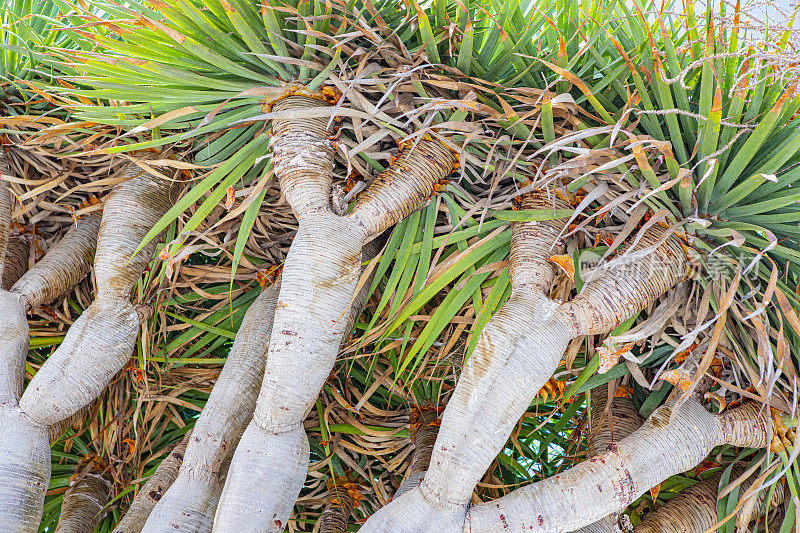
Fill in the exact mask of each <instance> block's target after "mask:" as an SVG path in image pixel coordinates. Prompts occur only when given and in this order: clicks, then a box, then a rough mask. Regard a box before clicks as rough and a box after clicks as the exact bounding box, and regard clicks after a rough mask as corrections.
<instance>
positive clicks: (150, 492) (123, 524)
mask: <svg viewBox="0 0 800 533" xmlns="http://www.w3.org/2000/svg"><path fill="white" fill-rule="evenodd" d="M191 437H192V433H191V432H189V433H187V434H186V436H185V437H183V439H181V441H180V442H179V443H178V444H177V446H175V447H174V448H173V449H172V451H171V452H170V453H169V455H167V456H166V457H165V458H164V459H163V460H162V461H161V463H159V465H158V468H156V471H155V472H153V475H152V476H150V478H149V479H148V480H147V481H146V482H145V483H144V485H142V486H141V488H139V492H137V493H136V497H135V498H134V499H133V502H132V503H131V506H130V507H128V511H127V512H126V513H125V516H123V517H122V520H120V521H119V524H117V527H115V528H114V533H139V532H140V531H142V528H143V527H144V525H145V522H146V521H147V517H148V516H150V513H151V512H152V511H153V508H154V507H155V506H156V504H157V503H158V502H159V501H160V500H161V498H163V497H164V494H166V492H167V490H168V489H169V488H170V487H171V486H172V483H173V482H174V481H175V479H177V477H178V472H179V470H180V467H181V464H182V463H183V457H184V454H185V453H186V446H187V445H188V444H189V439H191Z"/></svg>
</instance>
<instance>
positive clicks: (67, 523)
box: [55, 472, 114, 533]
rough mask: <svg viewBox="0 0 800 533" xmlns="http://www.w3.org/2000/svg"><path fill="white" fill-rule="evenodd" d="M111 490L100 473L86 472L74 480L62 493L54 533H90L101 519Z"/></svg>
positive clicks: (109, 484) (110, 485) (110, 486)
mask: <svg viewBox="0 0 800 533" xmlns="http://www.w3.org/2000/svg"><path fill="white" fill-rule="evenodd" d="M113 488H114V487H113V485H112V483H111V481H109V480H108V479H106V478H105V477H103V475H102V474H100V473H95V472H87V473H86V474H84V475H82V476H81V477H79V478H78V479H77V480H75V481H74V482H73V483H72V484H71V485H70V486H69V488H68V489H67V492H65V493H64V501H63V502H62V504H61V515H60V516H59V517H58V524H57V525H56V530H55V533H92V532H93V531H94V529H95V527H97V524H99V523H100V520H102V519H103V516H104V514H105V513H103V508H104V507H105V506H106V505H107V504H108V501H109V499H110V498H111V494H112V492H113Z"/></svg>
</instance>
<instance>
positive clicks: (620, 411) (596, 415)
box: [576, 385, 643, 533]
mask: <svg viewBox="0 0 800 533" xmlns="http://www.w3.org/2000/svg"><path fill="white" fill-rule="evenodd" d="M642 422H643V420H642V417H641V416H640V415H639V411H637V410H636V407H635V406H634V405H633V401H632V400H631V399H630V398H628V397H621V396H615V397H614V398H612V399H611V403H610V404H609V402H608V386H607V385H601V386H599V387H596V388H594V389H592V394H591V398H590V401H589V424H590V427H589V434H588V435H587V437H586V443H587V450H586V458H587V459H591V458H592V457H596V456H598V455H600V454H603V453H605V452H607V451H608V450H609V449H610V448H611V445H612V444H614V443H615V442H619V441H621V440H622V439H624V438H625V437H627V436H628V435H631V434H633V432H634V431H636V430H637V429H639V428H640V427H641V426H642ZM620 510H621V509H617V510H616V511H615V512H613V513H611V514H610V515H608V516H606V517H603V518H601V519H600V520H598V521H597V522H595V523H593V524H589V525H588V526H586V527H582V528H581V529H578V530H577V531H576V533H619V532H620V528H619V526H618V520H619V512H618V511H620Z"/></svg>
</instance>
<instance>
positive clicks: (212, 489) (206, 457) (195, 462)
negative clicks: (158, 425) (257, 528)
mask: <svg viewBox="0 0 800 533" xmlns="http://www.w3.org/2000/svg"><path fill="white" fill-rule="evenodd" d="M378 251H379V247H378V245H377V243H374V244H373V243H370V244H369V245H367V247H366V248H365V250H364V259H365V260H367V259H371V258H373V257H374V256H375V255H377V253H378ZM369 285H370V283H369V280H367V282H366V283H364V284H363V285H362V288H361V290H360V291H359V293H358V295H357V297H356V300H355V301H354V302H353V305H352V306H351V307H350V311H349V316H348V319H347V323H346V326H345V335H346V334H348V333H349V332H350V331H351V330H352V328H353V325H354V324H355V321H356V319H357V318H358V315H359V314H360V313H361V309H362V308H363V306H364V303H365V301H366V297H367V292H368V289H369ZM280 287H281V283H280V280H278V281H276V282H275V283H274V284H273V285H272V286H270V287H268V288H265V289H263V290H262V292H261V294H260V295H259V296H258V298H256V300H255V301H254V302H253V304H252V305H251V306H250V308H248V310H247V313H245V317H244V320H243V321H242V325H241V327H240V328H239V331H238V332H237V333H236V339H235V340H234V343H233V347H232V348H231V352H230V355H228V358H227V360H226V361H225V366H224V368H223V369H222V372H221V373H220V376H219V378H218V379H217V382H216V384H215V385H214V389H213V391H212V392H211V396H210V397H209V399H208V402H207V403H206V405H205V407H204V408H203V412H202V413H201V414H200V417H199V418H198V419H197V422H196V424H195V427H194V431H193V435H194V437H193V438H192V439H191V440H190V441H189V444H188V447H187V449H186V454H185V458H184V459H183V462H182V465H181V467H180V474H179V475H178V477H177V479H176V480H175V481H174V483H173V484H172V486H171V487H170V488H169V490H167V492H166V493H165V494H164V496H163V497H162V498H161V499H160V500H159V502H158V503H157V504H156V506H155V508H154V509H153V511H152V513H151V514H150V516H149V518H148V519H147V524H146V526H145V527H144V528H143V531H145V532H153V533H157V532H159V531H181V532H184V533H188V532H196V533H201V532H207V531H211V527H212V523H213V520H214V513H215V511H216V508H217V503H218V501H219V497H220V493H221V491H222V486H223V483H224V481H225V474H226V473H227V467H228V463H229V461H230V459H231V456H232V455H233V452H234V451H235V450H236V445H237V444H238V443H239V440H240V439H241V437H242V434H243V433H244V431H245V429H246V428H247V425H248V424H249V422H250V420H251V419H252V417H253V411H254V409H255V405H256V399H257V398H258V392H259V387H260V385H261V378H262V376H263V374H264V366H265V364H266V361H267V349H268V346H269V341H270V335H271V333H272V327H273V320H274V315H275V307H276V305H277V302H278V292H279V291H280Z"/></svg>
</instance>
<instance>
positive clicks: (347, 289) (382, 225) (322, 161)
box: [214, 96, 455, 533]
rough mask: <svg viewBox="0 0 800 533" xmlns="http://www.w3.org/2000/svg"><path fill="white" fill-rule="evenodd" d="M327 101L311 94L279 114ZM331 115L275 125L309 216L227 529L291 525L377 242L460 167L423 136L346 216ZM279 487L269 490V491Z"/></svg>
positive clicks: (285, 103)
mask: <svg viewBox="0 0 800 533" xmlns="http://www.w3.org/2000/svg"><path fill="white" fill-rule="evenodd" d="M320 105H324V104H323V103H322V102H320V101H319V100H314V99H311V98H307V97H302V96H292V97H288V98H284V99H283V100H280V101H279V102H277V103H276V104H275V106H274V109H275V110H284V111H286V110H292V109H299V108H308V107H317V106H320ZM327 124H328V119H327V118H319V119H289V120H276V121H274V122H273V128H272V129H273V135H272V139H271V146H272V163H273V167H274V169H275V174H276V175H277V177H278V180H279V182H280V185H281V190H282V191H283V194H284V196H285V198H286V200H287V201H288V202H289V204H290V205H291V206H292V209H293V211H294V213H295V216H296V217H297V219H298V221H299V229H298V232H297V235H296V236H295V238H294V241H293V242H292V246H291V248H290V250H289V253H288V255H287V257H286V262H285V264H284V269H283V280H284V281H283V283H282V285H281V290H280V295H279V298H278V307H277V310H276V313H275V324H274V327H273V332H272V337H271V339H270V344H269V358H268V359H267V362H266V365H265V369H264V379H263V382H262V384H261V390H260V393H259V398H258V401H257V403H256V408H255V413H254V416H253V421H252V422H251V423H250V424H249V425H248V427H247V429H246V431H245V432H244V434H243V436H242V439H241V440H240V441H239V445H238V447H237V449H236V453H235V454H234V457H233V459H232V461H231V465H230V469H229V471H228V476H227V478H226V481H225V486H224V488H223V493H222V497H221V500H220V504H219V507H218V509H217V513H216V516H215V518H214V530H215V531H219V532H229V531H230V532H237V533H238V532H240V531H251V532H259V531H264V532H266V531H283V530H284V528H285V527H286V522H287V520H288V518H289V514H290V513H291V510H292V505H293V504H294V502H295V500H296V499H297V496H298V494H299V492H300V489H301V488H302V486H303V482H304V481H305V478H306V472H307V469H308V456H309V448H308V440H307V438H306V434H305V431H304V430H303V427H302V422H303V419H304V417H305V415H306V413H307V412H308V411H309V409H310V408H311V406H312V405H313V403H314V401H315V399H316V398H317V396H318V394H319V391H320V389H321V388H322V385H323V384H324V383H325V380H326V379H327V378H328V376H329V374H330V371H331V369H332V368H333V365H334V363H335V361H336V355H337V352H338V348H339V342H340V340H341V338H342V335H343V334H344V332H345V327H346V321H347V320H346V317H347V312H348V309H349V308H350V305H351V302H352V300H353V296H354V293H355V289H356V285H357V282H358V279H359V276H360V271H361V268H360V262H361V260H362V254H361V252H362V248H363V247H364V244H365V243H366V242H367V240H368V239H369V238H370V237H372V236H375V235H377V234H379V233H381V232H383V231H385V230H386V229H388V228H389V227H391V225H393V224H395V223H396V222H398V221H399V220H401V219H402V218H403V217H405V216H407V215H408V214H409V213H411V212H412V211H413V210H415V209H417V208H418V207H419V206H420V205H422V203H423V201H424V200H425V199H427V198H428V197H429V196H430V195H431V194H432V193H433V186H434V184H435V183H437V182H439V181H441V180H442V179H444V178H445V177H446V176H447V175H448V174H449V173H450V172H451V171H452V168H453V164H454V162H455V157H454V155H453V154H452V153H451V152H450V151H449V150H448V149H447V148H446V147H445V146H444V145H442V144H441V143H439V142H438V141H435V140H431V139H422V140H420V141H419V143H417V144H416V146H415V147H413V148H408V149H406V150H403V151H401V153H400V154H399V155H398V158H397V160H396V161H395V162H394V163H393V164H392V165H391V167H390V168H389V169H387V170H386V171H385V172H383V173H382V174H381V175H380V176H379V177H378V178H376V179H375V181H374V182H373V183H372V184H371V185H370V186H369V188H368V189H367V191H365V193H364V194H362V195H361V197H360V198H359V200H358V201H357V202H356V205H355V207H354V208H353V210H352V212H351V213H350V214H348V215H346V216H342V215H339V214H336V213H335V212H334V211H333V209H332V207H331V183H332V171H333V146H332V144H331V141H330V139H329V137H330V135H331V134H332V132H331V131H329V130H327V129H326V128H327ZM264 487H269V490H264Z"/></svg>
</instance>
